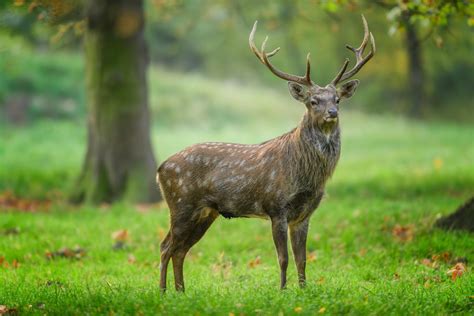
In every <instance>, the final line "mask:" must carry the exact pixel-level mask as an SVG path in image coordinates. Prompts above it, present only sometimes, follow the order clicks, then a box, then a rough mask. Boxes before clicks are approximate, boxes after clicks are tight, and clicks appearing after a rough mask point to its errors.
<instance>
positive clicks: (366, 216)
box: [0, 69, 474, 315]
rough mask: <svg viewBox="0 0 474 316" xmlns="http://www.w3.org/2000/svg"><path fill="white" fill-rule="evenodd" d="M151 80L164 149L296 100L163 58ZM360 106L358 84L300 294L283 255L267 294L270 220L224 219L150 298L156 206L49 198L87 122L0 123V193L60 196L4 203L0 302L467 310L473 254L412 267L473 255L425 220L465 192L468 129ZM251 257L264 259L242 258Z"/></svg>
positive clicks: (160, 152)
mask: <svg viewBox="0 0 474 316" xmlns="http://www.w3.org/2000/svg"><path fill="white" fill-rule="evenodd" d="M160 77H166V78H167V81H165V82H162V81H160V80H158V79H157V78H160ZM151 79H152V81H151V89H150V91H151V103H152V108H153V114H154V118H156V120H155V121H156V122H158V124H156V126H155V128H154V129H153V137H154V143H155V149H156V151H157V156H158V157H159V159H160V160H162V159H164V158H165V157H167V156H168V155H170V154H172V153H173V152H175V151H177V150H179V149H182V148H183V147H185V146H187V145H189V144H192V143H195V142H200V141H207V140H216V141H219V140H223V141H232V142H243V143H246V142H259V141H263V140H265V139H268V138H270V137H273V136H276V135H278V134H280V133H283V132H285V131H287V130H289V129H290V128H291V127H293V126H294V125H295V124H297V122H298V119H299V118H298V117H299V115H301V114H302V112H303V107H302V106H301V105H298V104H297V103H296V102H293V101H291V100H290V97H289V96H288V94H287V93H286V92H285V91H284V92H275V91H273V90H269V89H268V88H261V87H249V86H244V85H240V84H237V83H226V84H225V85H224V86H221V87H222V88H221V89H219V90H218V91H216V90H215V89H214V88H213V87H215V86H217V83H216V82H213V81H212V80H208V79H203V78H200V77H199V76H197V75H183V74H173V73H168V72H165V71H163V70H161V69H158V70H156V69H155V70H154V71H153V72H152V74H151ZM281 86H282V89H286V88H285V85H284V84H281ZM363 88H364V87H363V86H361V87H360V89H363ZM160 96H161V97H160ZM160 102H161V103H160ZM359 102H361V101H360V100H359V99H358V98H357V96H355V97H354V99H353V100H352V101H350V102H347V103H346V104H344V105H343V106H342V107H343V109H342V112H343V113H342V116H343V118H342V120H343V121H342V127H343V152H342V157H341V161H340V163H339V166H338V168H337V170H336V173H335V175H334V177H333V178H332V179H331V181H330V182H329V185H328V187H327V191H328V195H327V197H326V198H325V200H324V201H323V203H322V205H321V207H320V208H319V209H318V211H317V212H316V213H315V214H314V215H313V217H312V220H311V227H310V233H309V240H308V249H309V251H310V252H312V253H314V254H315V256H316V259H315V260H314V261H311V262H309V263H308V267H307V274H308V286H307V288H306V289H303V290H301V289H299V288H298V287H297V285H296V284H297V279H296V272H295V268H294V266H293V265H290V268H289V288H288V289H287V290H285V291H279V290H278V284H279V279H278V278H279V273H278V267H277V261H276V255H275V253H274V249H273V242H272V239H271V234H270V225H269V222H268V221H263V220H259V219H233V220H225V219H223V218H220V219H218V220H217V221H216V223H215V224H214V225H213V226H212V227H211V229H210V230H209V232H208V233H207V234H206V236H205V237H204V238H203V240H202V241H201V242H199V243H198V244H197V245H196V246H195V247H194V248H193V249H192V250H191V252H190V253H189V255H188V257H187V259H186V263H185V280H186V286H187V291H186V293H185V294H178V293H175V292H174V290H173V286H172V279H173V278H172V272H171V271H172V269H171V267H170V270H171V271H169V283H168V285H169V288H170V290H169V291H168V293H167V294H166V295H161V294H160V293H159V290H158V276H159V274H158V265H159V239H160V235H162V234H163V233H164V232H166V230H167V226H168V220H169V218H168V211H167V209H166V208H165V207H164V206H156V207H153V208H151V209H149V210H147V211H145V212H144V211H143V210H142V211H139V210H137V207H135V206H133V205H125V204H117V205H113V206H111V207H109V208H107V207H93V206H83V207H80V208H72V207H70V206H67V205H65V204H64V203H62V202H61V198H60V197H61V196H62V195H63V194H64V193H65V192H67V191H68V190H69V188H70V187H71V185H72V184H73V180H74V177H75V176H76V175H77V174H78V172H79V169H80V165H81V160H82V155H83V153H84V142H85V135H86V133H85V130H84V124H83V122H82V121H80V122H71V121H69V122H64V121H63V122H53V121H43V122H37V123H35V124H33V125H31V126H28V127H24V128H12V127H5V126H4V127H1V128H0V133H1V134H2V137H1V138H0V166H1V167H0V191H5V190H11V191H13V192H14V193H15V194H17V195H19V196H22V197H25V198H39V199H42V198H48V197H49V198H52V197H55V198H57V197H58V196H59V199H58V202H57V203H56V204H54V205H53V207H52V208H51V209H50V210H49V212H46V213H19V212H15V211H10V212H3V213H1V214H0V232H1V231H4V230H5V229H8V228H13V227H18V228H19V230H20V232H19V234H16V235H0V256H4V257H5V260H7V261H8V262H10V263H11V262H12V261H13V260H14V259H16V260H18V262H19V263H20V265H19V267H18V268H16V269H13V268H11V267H10V268H5V267H0V305H2V304H3V305H7V306H9V307H11V308H17V309H18V310H19V312H20V313H36V314H45V313H46V314H65V313H68V314H69V313H72V314H81V315H82V314H142V313H144V314H172V315H188V314H192V315H207V314H215V315H228V314H229V313H233V314H235V315H239V314H245V315H249V314H265V315H276V314H279V313H282V314H285V315H286V314H296V313H297V312H298V311H299V313H300V314H306V315H314V314H317V313H318V312H319V311H320V310H321V309H322V308H323V310H321V311H324V313H325V314H360V315H366V314H373V315H379V314H382V313H384V314H419V315H426V314H451V313H460V314H472V311H473V309H474V299H473V297H472V296H473V295H474V277H473V275H472V272H471V268H470V267H469V266H468V272H467V273H466V274H464V275H463V276H462V277H460V278H458V279H457V280H456V281H452V280H451V279H450V277H449V276H448V275H447V274H446V272H447V270H449V268H450V267H451V266H452V265H453V263H452V262H449V261H448V262H439V263H437V266H436V267H435V268H431V267H427V266H425V265H423V264H421V263H420V262H421V261H422V260H423V259H424V258H431V257H432V256H433V255H436V254H441V253H444V252H449V253H450V254H451V257H452V258H456V257H465V258H467V260H468V262H469V263H468V264H470V263H471V262H473V260H474V247H473V245H474V237H473V235H471V234H468V233H462V232H444V231H441V230H438V229H435V228H433V227H432V224H433V222H434V221H435V220H436V218H437V217H439V216H441V215H443V214H446V213H449V212H451V211H452V210H454V209H455V208H456V207H457V205H459V204H460V203H461V202H462V201H464V200H466V199H467V198H468V197H469V196H471V195H472V194H473V188H474V168H473V167H472V161H474V146H473V143H472V135H473V129H472V127H471V126H467V125H465V126H463V125H454V124H449V123H423V122H417V121H409V120H406V119H402V118H397V117H390V116H370V115H364V114H360V113H359V112H357V111H356V110H348V109H350V108H352V109H357V108H359V107H360V105H359V104H358V103H359ZM397 224H399V225H403V226H410V225H412V226H411V227H413V239H412V240H411V241H408V242H401V241H398V240H397V239H396V238H394V236H393V235H392V228H393V227H394V226H395V225H397ZM119 229H128V230H129V232H130V241H129V242H128V245H127V248H126V249H125V250H120V251H114V250H113V249H112V245H113V240H112V238H111V233H112V232H114V231H116V230H119ZM76 245H78V246H80V247H82V248H84V249H86V251H87V255H86V256H85V257H84V258H82V259H80V260H71V259H65V258H59V259H54V260H47V259H46V257H45V253H46V252H47V251H55V250H58V249H59V248H61V247H75V246H76ZM131 255H133V256H134V257H135V258H136V261H135V262H133V263H130V262H129V256H131ZM258 256H259V257H260V260H261V264H259V265H257V266H256V267H254V268H250V267H249V262H250V261H252V260H254V259H255V258H256V257H258ZM295 309H296V310H295Z"/></svg>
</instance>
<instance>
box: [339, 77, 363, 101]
mask: <svg viewBox="0 0 474 316" xmlns="http://www.w3.org/2000/svg"><path fill="white" fill-rule="evenodd" d="M358 85H359V80H357V79H355V80H351V81H348V82H346V83H344V84H343V85H341V86H340V87H339V89H337V92H338V94H339V97H340V98H341V99H343V98H346V99H349V98H350V97H352V95H353V94H354V92H355V90H356V89H357V86H358Z"/></svg>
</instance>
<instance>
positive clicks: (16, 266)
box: [12, 259, 20, 269]
mask: <svg viewBox="0 0 474 316" xmlns="http://www.w3.org/2000/svg"><path fill="white" fill-rule="evenodd" d="M19 267H20V263H19V262H18V260H16V259H13V261H12V268H14V269H18V268H19Z"/></svg>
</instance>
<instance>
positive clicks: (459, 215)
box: [436, 196, 474, 232]
mask: <svg viewBox="0 0 474 316" xmlns="http://www.w3.org/2000/svg"><path fill="white" fill-rule="evenodd" d="M436 226H438V227H440V228H443V229H447V230H451V229H461V230H467V231H470V232H474V196H473V197H471V198H470V199H469V200H467V201H466V202H465V203H464V204H463V205H461V206H460V207H459V208H458V209H457V210H456V211H455V212H454V213H452V214H450V215H448V216H446V217H442V218H440V219H439V220H438V221H437V222H436Z"/></svg>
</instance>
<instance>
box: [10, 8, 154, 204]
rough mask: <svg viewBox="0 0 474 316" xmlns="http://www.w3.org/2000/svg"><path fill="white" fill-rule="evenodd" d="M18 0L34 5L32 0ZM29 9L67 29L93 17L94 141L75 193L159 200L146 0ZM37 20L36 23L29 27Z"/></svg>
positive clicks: (79, 198)
mask: <svg viewBox="0 0 474 316" xmlns="http://www.w3.org/2000/svg"><path fill="white" fill-rule="evenodd" d="M15 4H16V5H17V6H23V5H25V6H26V5H27V3H25V1H16V2H15ZM28 11H29V12H30V13H32V14H36V15H37V17H38V18H39V19H40V20H46V19H48V20H49V22H51V23H53V24H55V25H59V27H58V29H59V30H58V32H59V33H58V34H60V35H62V34H64V33H65V32H66V31H67V30H68V29H69V28H73V27H78V25H80V24H83V23H84V24H85V26H84V29H85V32H84V51H85V53H84V56H85V76H86V80H85V81H86V91H87V108H88V110H87V114H88V119H87V126H88V129H87V130H88V142H87V152H86V157H85V161H84V164H83V170H82V172H81V175H80V177H79V180H78V183H77V185H76V187H75V189H74V192H73V195H72V201H73V202H93V203H103V202H112V201H115V200H118V199H126V200H129V201H132V202H153V201H156V200H158V199H159V192H158V190H157V188H156V183H155V176H154V174H155V169H156V161H155V158H154V154H153V150H152V146H151V141H150V115H149V109H148V90H147V77H146V70H147V67H148V52H147V46H146V42H145V39H144V35H143V34H144V31H143V30H144V7H143V1H142V0H107V1H93V0H91V1H80V0H63V1H59V0H41V1H31V2H29V3H28ZM29 20H30V18H29V17H28V18H27V21H29ZM30 26H31V24H30V23H28V25H27V27H26V28H25V29H24V31H25V33H27V34H28V31H30V30H31V27H30ZM55 79H56V80H61V78H55Z"/></svg>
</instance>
